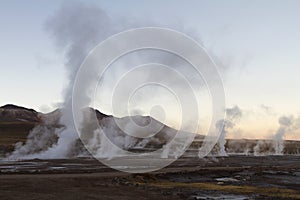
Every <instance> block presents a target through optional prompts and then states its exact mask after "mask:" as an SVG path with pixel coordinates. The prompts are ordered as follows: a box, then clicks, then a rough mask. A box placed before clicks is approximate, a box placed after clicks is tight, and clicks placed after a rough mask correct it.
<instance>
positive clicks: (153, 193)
mask: <svg viewBox="0 0 300 200" xmlns="http://www.w3.org/2000/svg"><path fill="white" fill-rule="evenodd" d="M0 170H1V174H0V183H1V184H0V199H54V198H56V199H300V189H299V188H300V156H265V157H253V156H229V157H223V158H212V157H211V158H205V159H198V158H188V157H184V158H180V159H179V160H177V161H176V162H174V163H173V164H172V165H170V166H169V167H167V168H164V169H161V170H159V171H156V172H152V173H146V174H128V173H124V172H119V171H116V170H113V169H110V168H108V167H106V166H104V165H102V164H101V163H99V161H97V160H94V159H84V158H82V159H66V160H28V161H17V162H16V161H1V164H0Z"/></svg>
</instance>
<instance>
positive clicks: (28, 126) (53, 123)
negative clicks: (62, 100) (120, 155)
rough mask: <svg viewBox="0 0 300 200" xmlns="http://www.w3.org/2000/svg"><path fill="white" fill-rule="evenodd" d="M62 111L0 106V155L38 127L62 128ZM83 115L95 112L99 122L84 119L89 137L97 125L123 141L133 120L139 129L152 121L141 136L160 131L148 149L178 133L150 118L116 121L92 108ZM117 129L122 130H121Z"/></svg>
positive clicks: (85, 130) (88, 118) (85, 129)
mask: <svg viewBox="0 0 300 200" xmlns="http://www.w3.org/2000/svg"><path fill="white" fill-rule="evenodd" d="M62 111H63V109H56V110H54V111H52V112H50V113H46V114H44V113H39V112H37V111H35V110H33V109H28V108H24V107H20V106H16V105H12V104H9V105H5V106H2V107H0V153H1V151H2V152H7V146H9V149H10V150H12V148H13V146H14V144H15V143H16V142H25V141H26V140H27V136H28V134H29V133H30V131H31V130H32V129H33V128H34V127H36V126H37V125H40V126H47V127H52V128H60V127H63V125H61V124H60V118H61V116H62ZM86 111H87V112H86ZM83 112H84V113H87V114H88V116H89V115H90V114H91V113H94V114H95V116H96V118H95V119H96V120H97V121H98V123H93V122H92V120H91V119H90V117H85V120H87V126H86V127H84V128H83V131H84V132H85V134H86V135H88V136H91V135H93V132H94V131H95V130H96V129H97V128H98V127H99V126H100V127H102V129H103V130H106V131H108V132H109V133H110V135H111V137H118V138H123V139H124V138H125V137H126V133H124V132H123V130H125V129H128V132H132V131H136V129H135V128H133V127H132V121H134V122H135V123H136V124H137V125H138V126H142V127H143V126H147V125H148V124H149V123H150V122H151V127H150V129H149V128H148V129H147V130H146V131H144V132H145V133H142V134H148V132H151V131H153V132H154V131H155V129H156V130H158V129H157V128H159V132H158V133H157V134H156V135H155V136H154V137H153V141H152V139H151V140H147V143H148V144H149V145H150V146H155V145H163V144H165V143H166V141H167V140H168V139H170V138H173V137H174V136H175V135H176V133H177V130H175V129H173V128H171V127H168V126H167V125H165V124H163V123H161V122H159V121H157V120H155V119H154V118H152V117H149V116H132V117H123V118H116V117H114V116H111V115H105V114H103V113H101V112H99V111H98V110H95V109H93V108H87V109H83ZM98 125H99V126H98ZM120 126H121V127H123V128H120ZM124 128H125V129H124ZM152 129H153V130H152ZM141 131H143V129H139V130H137V131H136V132H137V135H138V134H141ZM41 134H42V133H41ZM53 134H54V133H53ZM130 137H131V136H130ZM133 137H134V136H133ZM127 139H128V138H127ZM124 140H125V139H124ZM140 141H141V140H140V139H136V142H137V143H138V142H140ZM3 146H5V148H4V150H3ZM1 148H2V150H1Z"/></svg>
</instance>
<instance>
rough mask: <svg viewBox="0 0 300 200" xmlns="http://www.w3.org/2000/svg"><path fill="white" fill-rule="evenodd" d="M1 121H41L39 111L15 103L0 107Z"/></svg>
mask: <svg viewBox="0 0 300 200" xmlns="http://www.w3.org/2000/svg"><path fill="white" fill-rule="evenodd" d="M0 122H32V123H40V122H41V118H40V116H39V112H37V111H35V110H34V109H29V108H25V107H21V106H16V105H13V104H7V105H4V106H1V107H0Z"/></svg>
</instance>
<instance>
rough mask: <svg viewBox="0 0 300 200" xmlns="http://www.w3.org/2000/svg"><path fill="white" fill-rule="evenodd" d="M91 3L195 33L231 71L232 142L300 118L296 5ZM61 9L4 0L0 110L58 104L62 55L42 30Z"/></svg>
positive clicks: (255, 0)
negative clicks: (238, 112)
mask: <svg viewBox="0 0 300 200" xmlns="http://www.w3.org/2000/svg"><path fill="white" fill-rule="evenodd" d="M91 2H92V3H94V4H96V5H98V6H99V7H101V8H102V9H104V10H105V11H106V12H107V13H108V15H110V16H111V17H125V18H127V19H128V20H131V21H139V22H143V21H153V22H159V23H160V24H161V25H162V26H164V25H165V26H170V24H171V26H172V25H174V26H181V27H183V28H184V29H186V30H193V32H195V33H196V35H197V37H198V38H200V39H201V41H202V43H203V45H204V46H205V47H206V48H207V49H208V50H209V51H210V52H211V53H213V54H214V55H216V56H217V57H218V58H219V59H220V60H221V62H222V63H223V64H224V65H225V66H227V67H228V70H226V72H224V73H223V74H222V78H223V80H224V87H225V91H226V105H227V106H228V107H231V106H234V105H238V106H239V107H240V108H241V109H242V110H243V113H244V115H243V118H242V119H241V121H240V124H239V125H238V126H237V128H236V129H235V130H234V131H233V132H232V133H231V134H232V137H235V135H234V134H239V136H241V137H244V138H255V137H269V136H270V135H272V133H274V131H276V129H277V128H278V126H279V125H278V122H277V121H278V117H279V116H281V115H294V116H295V118H296V117H298V116H299V114H300V93H299V91H300V78H299V75H300V20H299V19H300V12H299V11H300V1H298V0H285V1H283V0H248V1H246V0H227V1H222V0H219V1H215V0H207V1H199V0H195V1H192V0H191V1H176V0H166V1H159V0H157V1H141V0H127V1H122V0H119V1H117V0H114V1H104V0H103V1H91ZM69 3H70V2H69ZM61 4H62V1H57V0H56V1H37V0H28V1H16V0H11V1H8V0H7V1H1V4H0V70H1V71H0V105H4V104H7V103H13V104H17V105H21V106H25V107H30V108H34V109H36V110H38V111H43V112H48V111H51V110H52V109H54V108H55V107H56V106H57V103H58V102H61V101H62V95H61V91H62V89H63V88H64V85H65V84H66V82H65V70H64V67H63V65H64V55H63V53H62V52H61V51H58V50H57V48H56V47H55V45H54V44H53V40H52V39H51V38H50V37H49V34H48V33H47V31H45V21H46V20H47V19H48V18H49V17H50V16H51V15H53V14H54V13H55V11H56V10H57V9H59V8H60V6H61ZM192 37H193V36H192ZM262 105H263V106H262ZM264 106H265V107H269V111H268V112H267V111H266V110H265V109H264V108H263V107H264ZM299 135H300V132H299V131H298V132H296V133H291V134H290V135H289V136H287V138H291V139H294V138H296V139H300V136H299Z"/></svg>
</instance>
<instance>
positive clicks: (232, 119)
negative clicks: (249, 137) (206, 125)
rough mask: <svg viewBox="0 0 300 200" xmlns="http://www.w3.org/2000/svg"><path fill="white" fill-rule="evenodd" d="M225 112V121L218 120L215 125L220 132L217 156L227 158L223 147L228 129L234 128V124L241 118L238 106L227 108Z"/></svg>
mask: <svg viewBox="0 0 300 200" xmlns="http://www.w3.org/2000/svg"><path fill="white" fill-rule="evenodd" d="M225 112H226V119H225V120H219V121H217V123H216V127H217V128H218V129H219V130H220V132H221V135H220V137H219V141H218V147H219V152H218V155H219V156H227V153H226V150H225V145H226V134H227V132H228V130H229V129H232V128H233V127H234V126H235V123H236V122H237V121H238V120H239V119H240V118H241V116H242V111H241V109H240V108H239V107H238V106H234V107H232V108H227V109H226V110H225Z"/></svg>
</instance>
